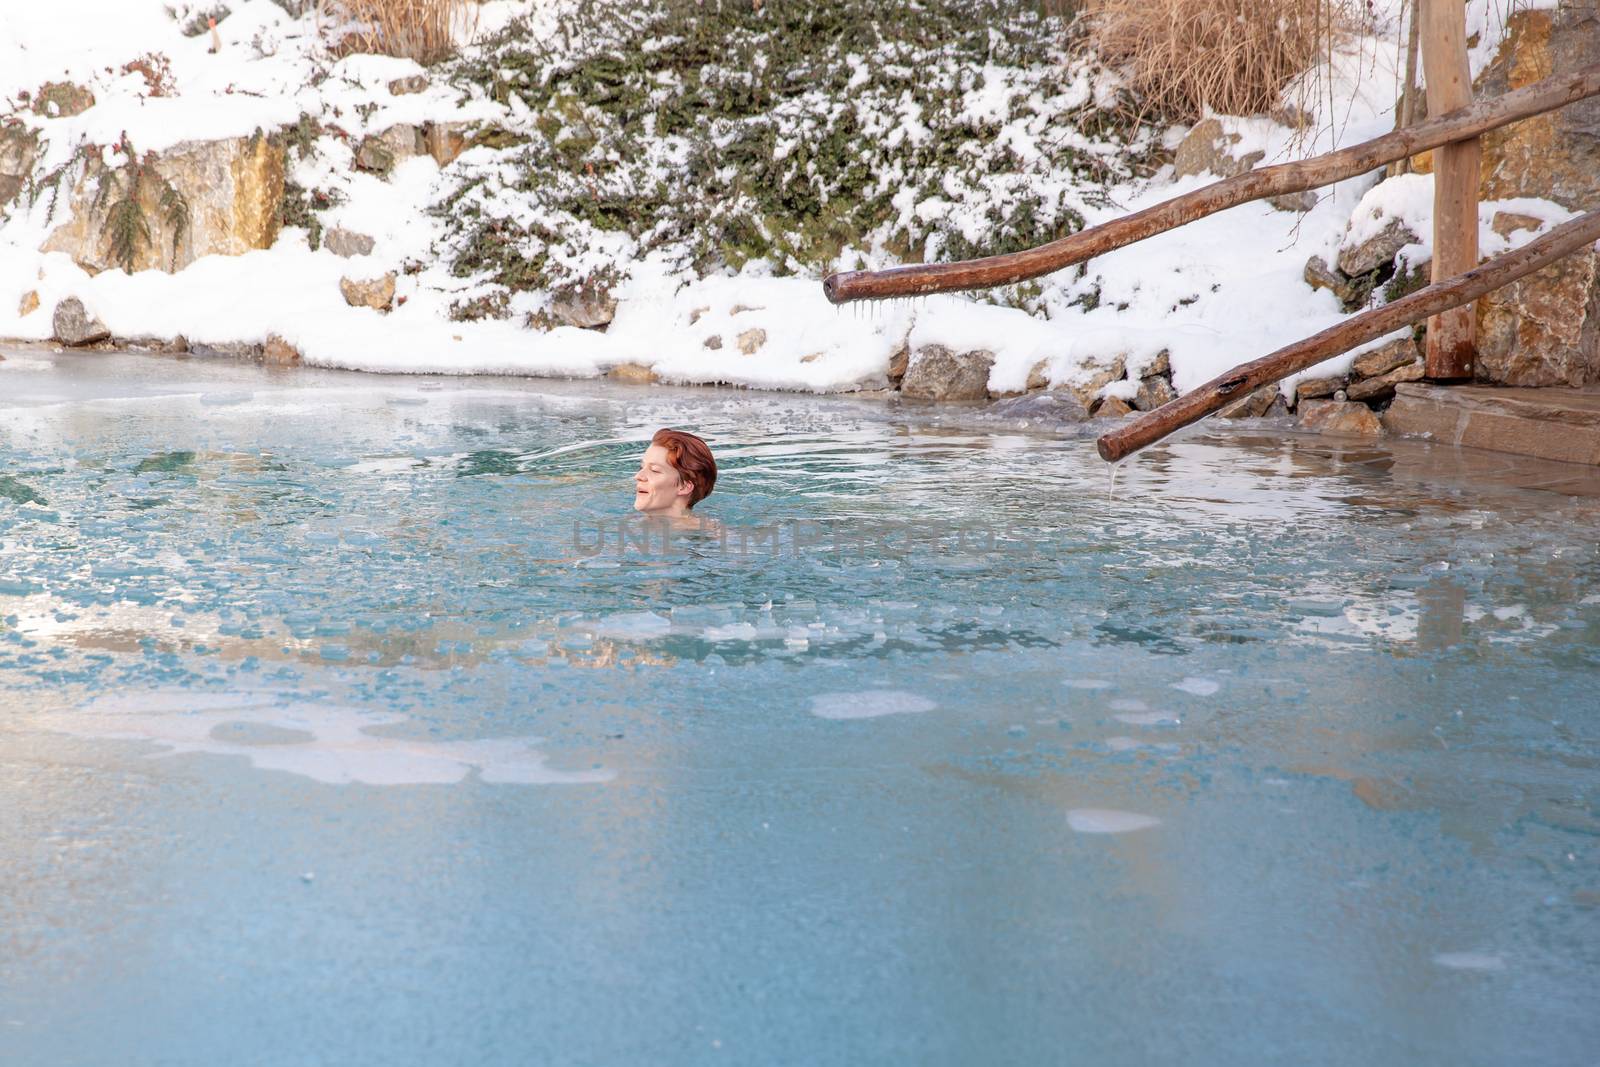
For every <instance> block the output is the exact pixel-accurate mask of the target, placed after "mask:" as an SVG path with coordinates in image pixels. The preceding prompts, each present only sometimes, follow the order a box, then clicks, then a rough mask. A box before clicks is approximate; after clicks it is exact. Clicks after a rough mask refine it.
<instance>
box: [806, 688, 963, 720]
mask: <svg viewBox="0 0 1600 1067" xmlns="http://www.w3.org/2000/svg"><path fill="white" fill-rule="evenodd" d="M937 706H938V705H936V704H934V702H933V701H931V700H929V699H928V698H927V697H924V696H918V695H917V694H916V693H908V692H905V691H904V690H901V689H865V690H860V691H858V692H853V693H818V694H817V695H816V696H814V697H812V698H811V714H813V715H815V716H817V717H818V718H820V719H875V718H877V717H879V716H880V715H918V714H921V713H922V712H925V711H932V710H933V709H934V708H935V707H937Z"/></svg>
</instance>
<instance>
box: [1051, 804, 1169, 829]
mask: <svg viewBox="0 0 1600 1067" xmlns="http://www.w3.org/2000/svg"><path fill="white" fill-rule="evenodd" d="M1067 825H1068V826H1070V827H1072V828H1073V829H1074V830H1076V831H1077V832H1078V833H1080V834H1127V833H1132V832H1133V831H1135V830H1148V829H1150V827H1152V826H1160V825H1161V820H1160V819H1158V818H1156V817H1155V816H1154V815H1140V814H1139V813H1138V812H1136V811H1115V810H1113V809H1111V808H1073V809H1071V810H1070V811H1068V812H1067Z"/></svg>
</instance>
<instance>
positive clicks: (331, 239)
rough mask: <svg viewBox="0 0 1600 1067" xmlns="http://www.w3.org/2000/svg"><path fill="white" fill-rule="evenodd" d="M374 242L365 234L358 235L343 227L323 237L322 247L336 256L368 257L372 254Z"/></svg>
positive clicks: (337, 227)
mask: <svg viewBox="0 0 1600 1067" xmlns="http://www.w3.org/2000/svg"><path fill="white" fill-rule="evenodd" d="M372 246H373V240H372V238H371V237H368V236H367V235H366V234H364V233H356V232H355V231H354V230H347V229H345V228H344V227H342V226H335V227H334V228H333V229H331V230H329V231H328V232H327V233H325V234H323V235H322V247H323V248H326V249H327V250H328V251H330V252H332V253H333V254H334V255H336V256H344V257H345V258H346V259H348V258H350V257H351V256H366V255H371V254H372Z"/></svg>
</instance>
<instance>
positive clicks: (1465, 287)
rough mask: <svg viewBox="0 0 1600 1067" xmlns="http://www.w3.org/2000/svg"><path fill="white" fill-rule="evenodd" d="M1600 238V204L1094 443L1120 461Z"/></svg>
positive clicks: (1244, 366)
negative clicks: (1264, 389)
mask: <svg viewBox="0 0 1600 1067" xmlns="http://www.w3.org/2000/svg"><path fill="white" fill-rule="evenodd" d="M1596 241H1600V211H1591V212H1589V213H1588V214H1587V215H1580V216H1578V217H1577V218H1575V219H1573V220H1572V221H1571V222H1566V223H1563V224H1561V225H1560V226H1557V227H1556V228H1555V229H1553V230H1551V231H1550V232H1549V233H1547V234H1545V235H1544V236H1543V237H1540V238H1539V239H1537V240H1535V241H1531V242H1529V243H1528V244H1526V245H1524V246H1523V247H1521V248H1519V249H1517V250H1516V251H1514V252H1507V253H1506V254H1505V255H1503V256H1497V257H1495V258H1494V259H1491V260H1490V261H1489V262H1487V263H1485V264H1484V265H1483V266H1481V267H1478V268H1476V269H1475V270H1470V271H1468V272H1467V273H1465V274H1462V275H1459V276H1458V277H1455V278H1451V279H1449V280H1447V281H1442V282H1434V283H1433V284H1432V285H1430V286H1428V287H1427V288H1425V289H1419V290H1417V291H1416V292H1414V293H1412V294H1411V295H1410V296H1406V297H1402V298H1401V299H1399V300H1396V301H1395V302H1394V303H1392V304H1385V305H1384V306H1383V307H1381V308H1376V309H1374V310H1372V311H1365V312H1362V313H1361V314H1360V315H1355V316H1352V317H1351V318H1348V319H1346V320H1345V321H1343V322H1341V323H1338V324H1337V325H1334V326H1330V327H1328V328H1327V329H1326V330H1323V331H1322V332H1321V333H1318V334H1314V335H1312V336H1311V337H1307V338H1306V339H1305V340H1303V341H1296V342H1295V343H1294V344H1292V345H1288V346H1287V347H1284V348H1280V349H1278V350H1277V351H1276V352H1273V353H1272V354H1271V355H1267V356H1262V357H1261V358H1260V359H1258V360H1254V361H1253V362H1250V363H1245V364H1242V365H1240V366H1237V367H1235V368H1233V369H1232V370H1231V371H1228V372H1227V373H1226V374H1224V375H1222V376H1221V377H1217V378H1213V379H1211V380H1210V381H1209V382H1206V383H1205V384H1204V385H1202V386H1200V387H1199V388H1198V389H1194V390H1192V391H1191V392H1187V393H1185V394H1183V395H1182V396H1180V397H1178V398H1177V399H1176V400H1174V401H1172V402H1171V403H1168V404H1164V405H1162V406H1161V407H1159V408H1156V409H1155V410H1154V411H1150V412H1146V413H1145V414H1143V415H1141V416H1139V418H1137V419H1135V420H1133V421H1132V422H1130V423H1128V424H1127V425H1126V426H1119V427H1117V428H1116V429H1114V430H1110V431H1108V432H1106V433H1104V434H1102V435H1101V436H1100V439H1099V440H1098V441H1097V442H1096V443H1095V447H1096V448H1097V449H1098V450H1099V452H1100V457H1101V458H1102V459H1104V460H1107V461H1108V462H1113V463H1114V462H1116V461H1117V460H1119V459H1122V458H1123V457H1125V456H1128V455H1131V454H1132V453H1134V452H1137V451H1138V450H1139V449H1141V448H1144V447H1145V446H1146V445H1150V444H1154V443H1155V442H1156V441H1159V440H1161V439H1162V438H1163V437H1165V436H1167V435H1168V434H1170V433H1172V432H1173V431H1174V430H1178V429H1181V428H1183V427H1185V426H1187V425H1189V424H1190V423H1191V422H1197V421H1199V420H1200V419H1203V418H1205V417H1206V416H1207V415H1209V414H1211V413H1212V412H1214V411H1217V410H1219V409H1221V408H1223V407H1226V406H1227V405H1228V404H1229V403H1230V402H1232V401H1234V400H1237V399H1239V398H1240V397H1242V396H1247V395H1249V393H1250V392H1252V391H1253V390H1255V389H1259V388H1261V387H1262V386H1263V385H1269V384H1271V383H1272V382H1276V381H1279V380H1280V379H1282V378H1286V377H1288V376H1289V375H1291V374H1293V373H1295V372H1296V371H1301V370H1305V369H1306V368H1307V367H1314V366H1316V365H1317V364H1318V363H1321V362H1322V361H1323V360H1325V359H1327V358H1328V357H1329V356H1337V355H1338V354H1339V353H1341V352H1348V351H1349V350H1350V349H1352V348H1354V347H1355V346H1356V345H1359V344H1364V343H1366V342H1367V341H1373V340H1376V339H1377V338H1379V337H1382V336H1383V335H1384V334H1386V333H1389V332H1391V331H1393V330H1397V329H1399V328H1400V327H1402V326H1406V325H1409V324H1411V323H1415V322H1417V321H1419V320H1421V319H1424V318H1426V317H1428V316H1429V315H1436V314H1438V313H1439V312H1441V311H1445V310H1448V309H1449V308H1453V307H1460V306H1461V305H1463V304H1467V303H1470V302H1471V301H1473V300H1476V299H1477V298H1478V297H1480V296H1482V295H1483V294H1484V293H1487V292H1491V291H1493V290H1495V289H1498V288H1500V287H1501V286H1503V285H1508V284H1510V283H1511V282H1514V281H1516V280H1517V279H1518V278H1521V277H1523V276H1524V275H1528V274H1532V273H1533V272H1534V271H1536V270H1538V269H1539V268H1541V267H1544V266H1546V265H1548V264H1550V263H1553V262H1554V261H1555V260H1558V259H1560V258H1561V257H1562V256H1566V255H1570V254H1571V253H1573V252H1576V251H1578V250H1579V249H1581V248H1583V247H1584V246H1586V245H1593V244H1594V243H1595V242H1596Z"/></svg>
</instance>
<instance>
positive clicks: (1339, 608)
mask: <svg viewBox="0 0 1600 1067" xmlns="http://www.w3.org/2000/svg"><path fill="white" fill-rule="evenodd" d="M1344 608H1345V600H1344V598H1343V597H1322V596H1297V597H1290V598H1289V610H1291V611H1296V612H1299V613H1300V614H1301V615H1318V616H1322V617H1324V618H1330V619H1331V618H1335V617H1337V616H1339V615H1343V614H1344Z"/></svg>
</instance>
